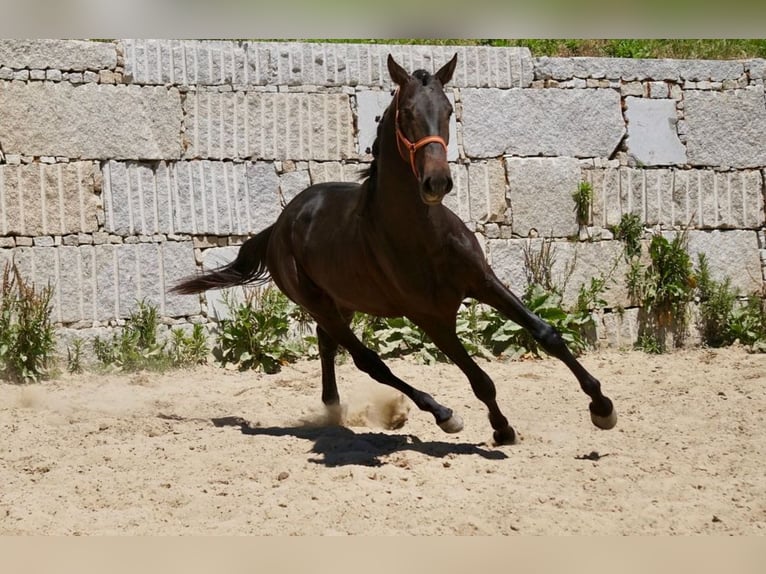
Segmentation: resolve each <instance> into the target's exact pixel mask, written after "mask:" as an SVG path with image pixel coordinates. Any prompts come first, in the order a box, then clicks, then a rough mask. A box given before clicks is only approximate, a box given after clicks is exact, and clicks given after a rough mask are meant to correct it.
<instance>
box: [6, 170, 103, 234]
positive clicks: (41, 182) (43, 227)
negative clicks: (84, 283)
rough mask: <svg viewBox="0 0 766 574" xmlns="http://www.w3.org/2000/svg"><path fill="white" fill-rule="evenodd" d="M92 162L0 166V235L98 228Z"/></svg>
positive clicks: (64, 231)
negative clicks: (0, 233)
mask: <svg viewBox="0 0 766 574" xmlns="http://www.w3.org/2000/svg"><path fill="white" fill-rule="evenodd" d="M98 206H99V200H98V198H97V196H96V195H95V193H94V166H93V163H91V162H71V163H67V164H60V163H59V164H42V163H39V164H34V163H32V164H21V165H14V166H10V165H0V232H2V234H5V235H8V234H19V235H35V236H39V235H48V234H50V235H65V234H67V233H76V232H78V231H95V230H96V229H97V228H98V222H97V221H96V212H97V210H98Z"/></svg>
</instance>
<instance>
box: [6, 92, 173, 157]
mask: <svg viewBox="0 0 766 574" xmlns="http://www.w3.org/2000/svg"><path fill="white" fill-rule="evenodd" d="M0 109H1V110H3V113H2V114H1V115H0V141H2V142H3V149H4V150H6V151H7V152H11V153H19V154H26V155H31V156H41V155H52V156H59V155H62V156H68V157H70V158H82V159H119V158H129V159H135V158H144V159H162V158H175V157H179V156H180V154H181V141H180V129H181V117H182V115H181V99H180V96H179V93H178V91H177V90H176V89H174V88H171V89H165V88H143V89H142V88H138V87H136V86H106V85H99V84H85V85H83V86H79V87H74V86H72V85H71V84H66V83H60V84H52V83H48V82H36V83H31V84H19V83H10V84H5V83H0Z"/></svg>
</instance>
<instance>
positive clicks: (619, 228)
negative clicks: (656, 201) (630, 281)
mask: <svg viewBox="0 0 766 574" xmlns="http://www.w3.org/2000/svg"><path fill="white" fill-rule="evenodd" d="M613 232H614V237H615V239H619V240H621V241H622V242H623V243H624V244H625V257H626V258H627V259H632V258H633V257H636V256H638V255H641V236H642V235H643V234H644V227H643V225H642V224H641V218H640V217H639V216H638V215H636V214H635V213H623V214H622V217H621V218H620V223H618V224H617V225H616V226H615V227H614V228H613Z"/></svg>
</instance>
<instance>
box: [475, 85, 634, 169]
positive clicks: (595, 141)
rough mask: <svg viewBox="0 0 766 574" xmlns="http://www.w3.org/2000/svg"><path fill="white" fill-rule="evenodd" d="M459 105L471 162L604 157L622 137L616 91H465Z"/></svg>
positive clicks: (611, 151) (617, 93) (620, 115)
mask: <svg viewBox="0 0 766 574" xmlns="http://www.w3.org/2000/svg"><path fill="white" fill-rule="evenodd" d="M461 99H462V106H463V115H462V118H461V122H462V126H463V146H464V149H465V153H466V155H467V156H468V157H471V158H483V157H497V156H499V155H502V154H510V155H521V156H536V155H546V156H569V157H610V156H611V155H612V153H613V152H614V150H615V149H616V147H617V146H618V145H619V143H620V140H621V139H622V137H623V135H624V133H625V122H624V120H623V117H622V111H621V108H620V94H619V92H618V91H617V90H611V89H596V90H555V89H546V90H532V89H528V90H519V89H512V90H496V89H483V90H475V89H465V90H462V93H461Z"/></svg>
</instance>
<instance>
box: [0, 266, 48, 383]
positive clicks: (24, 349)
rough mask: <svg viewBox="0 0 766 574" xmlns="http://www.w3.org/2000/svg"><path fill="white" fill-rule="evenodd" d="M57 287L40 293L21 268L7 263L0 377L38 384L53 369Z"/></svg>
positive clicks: (0, 295) (0, 297) (0, 309)
mask: <svg viewBox="0 0 766 574" xmlns="http://www.w3.org/2000/svg"><path fill="white" fill-rule="evenodd" d="M52 296H53V288H52V287H51V286H50V285H48V286H46V287H44V288H43V289H41V290H38V289H37V288H36V287H35V286H34V285H33V284H31V283H27V282H26V281H25V280H24V278H23V277H22V276H21V273H20V272H19V270H18V268H17V267H16V266H15V265H13V264H7V265H6V266H5V268H4V270H3V282H2V289H1V291H0V374H1V375H2V376H4V377H6V378H9V379H11V380H15V381H20V382H24V381H37V380H39V379H40V378H42V377H43V376H44V375H45V374H46V372H47V370H48V368H49V367H50V363H51V358H52V355H53V351H54V347H55V342H54V327H53V324H52V323H51V298H52Z"/></svg>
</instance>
